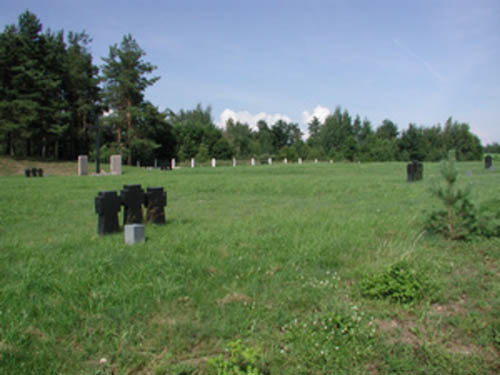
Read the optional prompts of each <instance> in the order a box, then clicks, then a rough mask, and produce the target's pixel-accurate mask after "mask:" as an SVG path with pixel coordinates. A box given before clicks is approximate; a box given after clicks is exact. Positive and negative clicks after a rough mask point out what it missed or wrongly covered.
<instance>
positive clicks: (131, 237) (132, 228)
mask: <svg viewBox="0 0 500 375" xmlns="http://www.w3.org/2000/svg"><path fill="white" fill-rule="evenodd" d="M124 228H125V243H127V244H129V245H133V244H136V243H138V242H144V224H127V225H125V227H124Z"/></svg>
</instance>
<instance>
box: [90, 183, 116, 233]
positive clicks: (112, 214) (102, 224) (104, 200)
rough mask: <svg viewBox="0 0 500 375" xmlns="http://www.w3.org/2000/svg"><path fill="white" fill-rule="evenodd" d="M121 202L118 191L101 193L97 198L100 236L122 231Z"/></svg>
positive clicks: (96, 205)
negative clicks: (119, 223) (120, 224)
mask: <svg viewBox="0 0 500 375" xmlns="http://www.w3.org/2000/svg"><path fill="white" fill-rule="evenodd" d="M120 207H121V200H120V197H119V196H118V195H117V194H116V191H100V192H99V193H98V195H97V197H96V198H95V212H96V213H97V214H98V215H99V219H98V221H97V233H98V234H100V235H103V234H109V233H115V232H118V231H119V230H120V227H119V225H118V212H120Z"/></svg>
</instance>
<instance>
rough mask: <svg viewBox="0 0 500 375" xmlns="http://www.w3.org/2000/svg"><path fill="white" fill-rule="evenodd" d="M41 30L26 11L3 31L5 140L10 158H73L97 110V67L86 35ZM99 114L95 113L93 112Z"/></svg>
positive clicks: (0, 101) (0, 112)
mask: <svg viewBox="0 0 500 375" xmlns="http://www.w3.org/2000/svg"><path fill="white" fill-rule="evenodd" d="M68 38H69V44H70V45H69V47H67V46H66V44H65V41H64V35H63V32H62V31H59V32H55V33H53V32H51V31H50V30H49V31H46V32H42V24H41V23H40V21H39V20H38V19H37V17H36V16H35V15H34V14H32V13H30V12H29V11H26V12H24V13H22V14H21V15H20V16H19V20H18V25H17V26H16V25H10V26H7V27H6V28H5V30H4V32H3V33H1V34H0V78H1V81H2V85H1V86H0V142H1V143H2V144H3V150H4V152H7V153H9V154H10V155H11V156H41V157H48V156H49V155H52V156H53V157H54V158H56V159H57V158H59V157H61V156H62V157H66V158H67V157H71V158H73V157H74V156H75V155H76V154H77V153H78V152H80V151H87V150H86V149H85V148H83V150H81V149H80V147H78V145H79V144H87V143H88V138H87V137H86V133H85V130H84V126H85V125H86V121H87V120H88V118H89V117H92V114H95V113H96V112H97V111H98V107H97V106H96V101H97V100H98V97H99V90H98V87H97V84H98V81H97V79H96V75H97V68H96V67H95V66H93V65H92V59H91V56H90V54H89V53H88V52H87V50H86V45H87V44H88V42H89V38H88V36H87V35H86V34H84V33H80V34H75V33H71V32H70V33H69V34H68ZM94 117H95V116H94Z"/></svg>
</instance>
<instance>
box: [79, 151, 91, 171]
mask: <svg viewBox="0 0 500 375" xmlns="http://www.w3.org/2000/svg"><path fill="white" fill-rule="evenodd" d="M88 173H89V159H88V157H87V155H79V156H78V176H86V175H87V174H88Z"/></svg>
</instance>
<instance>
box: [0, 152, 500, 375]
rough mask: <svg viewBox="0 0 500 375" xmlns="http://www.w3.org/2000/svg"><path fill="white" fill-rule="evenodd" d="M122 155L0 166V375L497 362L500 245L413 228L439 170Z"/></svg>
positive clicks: (407, 369)
mask: <svg viewBox="0 0 500 375" xmlns="http://www.w3.org/2000/svg"><path fill="white" fill-rule="evenodd" d="M118 161H119V160H117V158H116V157H115V158H113V160H111V163H109V164H103V165H102V166H101V168H102V171H101V172H103V173H101V175H99V176H92V174H93V173H92V172H93V165H91V164H90V162H89V160H86V161H85V158H83V157H79V158H78V160H75V162H73V163H72V167H71V168H68V169H64V172H63V173H61V174H59V173H58V172H57V170H56V169H54V166H45V165H42V169H44V170H47V168H49V170H50V173H45V174H44V177H43V178H41V179H38V178H37V179H33V178H26V177H25V176H24V169H28V167H29V165H28V164H26V167H25V168H24V169H23V168H21V169H19V172H18V173H17V174H16V175H12V176H5V175H4V176H3V177H1V179H2V194H3V196H2V201H1V205H0V220H1V225H0V241H1V245H2V246H1V249H2V250H1V257H2V263H1V268H0V269H1V273H0V275H1V278H2V289H1V291H2V292H1V299H0V303H1V305H0V312H1V317H2V325H1V326H0V334H1V336H0V343H1V345H0V372H1V373H54V372H59V373H75V372H77V373H92V374H113V373H138V374H149V373H159V374H215V373H216V372H215V371H214V369H215V368H217V366H219V367H220V366H224V363H226V362H225V361H229V359H228V358H231V361H234V363H233V365H236V366H240V365H241V366H242V363H243V362H241V361H242V360H241V358H243V357H242V356H243V354H242V353H254V355H253V356H252V357H251V358H252V359H251V360H252V364H253V365H254V366H255V368H257V369H258V371H259V372H258V373H259V374H267V373H268V374H281V373H283V369H286V371H285V372H286V373H292V374H294V373H297V374H301V373H310V374H322V373H324V372H323V371H324V369H332V368H334V369H337V370H338V372H339V373H345V374H347V373H365V371H366V370H367V369H371V368H372V366H373V363H375V364H376V368H377V372H378V373H389V372H391V371H392V372H394V373H432V372H440V373H478V374H482V373H484V374H489V373H495V371H496V369H497V368H498V367H497V366H498V358H499V356H498V353H499V347H498V332H499V331H498V314H497V312H498V310H499V309H500V305H499V303H500V302H499V299H498V298H497V297H498V285H500V277H499V275H500V274H499V270H500V269H499V261H500V250H499V249H500V242H499V238H498V237H494V236H493V237H489V238H486V237H482V238H479V237H478V239H477V240H474V241H452V240H447V239H445V238H442V237H440V236H438V235H432V234H429V233H426V232H425V230H424V221H425V215H426V214H427V213H428V212H431V211H432V210H433V209H434V208H435V207H436V206H437V205H439V204H440V203H439V201H438V200H436V199H435V198H434V197H433V196H432V195H431V194H430V193H429V189H430V187H431V186H432V185H433V184H435V183H436V182H439V181H440V178H441V177H440V168H441V165H440V163H428V162H426V163H425V176H423V172H422V168H423V164H422V163H421V162H420V163H419V162H411V163H409V164H406V163H404V162H390V163H333V164H332V163H330V162H329V161H319V162H317V163H316V162H315V161H314V160H304V161H302V160H301V163H300V164H299V162H298V161H295V162H291V161H288V162H287V163H285V162H284V161H283V160H281V161H278V160H273V161H272V163H270V162H269V160H267V159H265V160H264V162H267V163H261V162H260V160H256V161H255V162H253V163H252V161H251V160H247V161H240V160H237V161H236V162H235V161H234V160H229V161H218V160H217V161H216V163H215V167H212V163H213V161H212V160H210V161H209V163H205V164H203V163H198V162H196V161H192V160H188V161H187V163H184V162H183V163H179V162H178V161H177V162H176V164H175V168H172V166H173V163H172V161H169V167H170V170H169V171H168V173H165V172H164V170H162V169H161V164H160V162H159V161H158V162H157V168H150V169H147V168H145V167H137V166H133V167H132V166H128V165H122V164H121V163H120V164H118ZM26 163H29V162H26ZM192 163H193V164H194V165H195V166H194V168H191V165H192ZM65 168H66V167H65ZM37 169H38V168H37ZM29 170H30V171H31V168H29ZM457 170H458V172H457V176H458V177H457V181H458V182H457V183H458V184H460V186H465V185H466V184H469V185H470V186H471V189H472V195H471V200H472V201H473V202H474V203H476V204H477V206H478V207H479V206H480V203H483V202H485V201H486V202H487V201H488V199H491V198H495V197H497V198H498V185H499V182H500V174H499V172H496V171H494V170H491V169H486V168H485V165H484V163H483V162H482V161H480V162H461V163H458V164H457ZM61 171H63V169H61ZM66 171H69V172H66ZM84 171H86V173H84ZM108 171H109V172H108ZM112 171H114V172H113V173H112ZM408 182H412V183H408ZM167 192H168V198H169V199H168V205H167ZM489 218H490V219H489V220H491V221H492V222H494V221H495V220H497V221H498V218H497V219H495V217H494V216H489ZM96 228H97V230H96ZM391 278H393V279H391ZM387 280H392V281H390V282H388V281H387ZM398 288H400V289H399V290H400V291H403V290H404V294H401V293H400V292H399V291H398ZM479 316H480V319H478V317H479ZM320 327H321V328H320ZM337 348H338V349H337ZM226 350H228V351H229V352H231V353H233V354H232V356H231V357H226V356H223V357H220V355H221V353H227V352H226ZM415 352H418V353H421V355H419V356H415V355H414V353H415ZM238 358H240V359H238ZM221 361H222V362H221ZM221 363H222V364H221ZM227 363H229V362H227ZM227 363H226V364H227ZM231 363H232V362H231ZM21 366H24V367H21ZM20 368H24V369H25V370H21V371H20V372H19V371H18V370H19V369H20Z"/></svg>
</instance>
